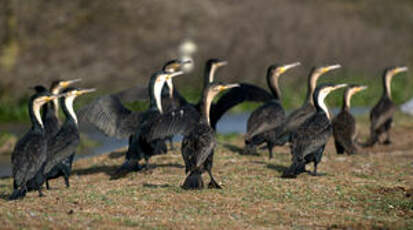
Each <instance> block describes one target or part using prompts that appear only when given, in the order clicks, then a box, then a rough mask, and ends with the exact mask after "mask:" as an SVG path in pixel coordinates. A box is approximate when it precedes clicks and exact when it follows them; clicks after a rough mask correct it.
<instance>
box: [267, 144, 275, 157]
mask: <svg viewBox="0 0 413 230" xmlns="http://www.w3.org/2000/svg"><path fill="white" fill-rule="evenodd" d="M273 147H274V146H273V145H272V143H267V148H268V153H269V155H268V157H269V159H270V160H271V159H272V149H273Z"/></svg>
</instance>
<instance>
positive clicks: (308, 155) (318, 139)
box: [282, 84, 346, 178]
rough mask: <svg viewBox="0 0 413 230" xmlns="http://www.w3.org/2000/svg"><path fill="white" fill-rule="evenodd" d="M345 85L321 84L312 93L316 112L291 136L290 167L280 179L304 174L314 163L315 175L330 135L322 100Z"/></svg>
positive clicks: (327, 116) (326, 110) (329, 123)
mask: <svg viewBox="0 0 413 230" xmlns="http://www.w3.org/2000/svg"><path fill="white" fill-rule="evenodd" d="M345 86H346V84H339V85H332V84H322V85H320V86H318V87H317V89H316V90H315V92H314V98H313V99H314V105H315V107H316V112H315V113H314V114H313V115H312V116H311V117H310V118H308V119H307V120H306V121H305V122H304V123H302V124H301V125H300V126H299V127H298V128H297V129H296V130H295V131H294V132H293V133H292V135H291V153H292V155H293V159H292V161H293V163H292V165H291V166H290V167H289V168H288V169H287V170H286V171H284V173H283V175H282V177H284V178H294V177H296V176H297V175H298V174H300V173H302V172H305V171H306V170H305V165H306V164H308V163H310V162H314V172H313V175H314V176H315V175H317V165H318V163H320V161H321V157H322V156H323V152H324V148H325V145H326V144H327V141H328V139H329V138H330V136H331V135H332V132H333V130H332V126H331V122H330V115H329V111H328V109H327V106H326V104H325V102H324V99H325V98H326V97H327V95H328V94H329V93H330V92H332V91H333V90H336V89H339V88H342V87H345Z"/></svg>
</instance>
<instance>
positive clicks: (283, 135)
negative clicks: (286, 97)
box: [271, 65, 341, 145]
mask: <svg viewBox="0 0 413 230" xmlns="http://www.w3.org/2000/svg"><path fill="white" fill-rule="evenodd" d="M338 68H341V66H340V65H330V66H323V67H318V68H316V67H314V68H313V69H312V70H311V72H310V75H309V76H308V89H307V97H306V100H305V101H304V105H303V106H301V107H300V108H299V109H296V110H294V111H293V112H292V113H291V114H290V115H288V116H287V118H286V119H285V121H284V122H283V125H282V126H281V127H280V128H279V129H277V130H272V131H276V132H277V133H276V134H275V135H273V136H274V137H272V138H273V139H274V142H275V143H277V145H284V144H285V143H287V142H289V141H290V138H291V134H292V132H293V131H295V130H296V129H297V128H298V127H300V126H301V124H302V123H303V122H304V121H306V120H307V119H308V118H309V117H311V116H312V115H313V114H314V113H315V112H316V108H315V105H314V99H313V98H314V90H315V88H316V86H317V81H318V79H319V78H320V76H322V75H324V74H326V73H327V72H330V71H332V70H335V69H338ZM272 131H271V132H272Z"/></svg>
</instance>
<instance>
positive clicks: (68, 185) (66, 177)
mask: <svg viewBox="0 0 413 230" xmlns="http://www.w3.org/2000/svg"><path fill="white" fill-rule="evenodd" d="M65 184H66V188H69V187H70V184H69V176H68V175H66V174H65Z"/></svg>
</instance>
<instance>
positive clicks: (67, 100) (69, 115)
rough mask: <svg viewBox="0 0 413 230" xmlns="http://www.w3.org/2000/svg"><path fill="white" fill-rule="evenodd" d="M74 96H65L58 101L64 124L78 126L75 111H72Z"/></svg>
mask: <svg viewBox="0 0 413 230" xmlns="http://www.w3.org/2000/svg"><path fill="white" fill-rule="evenodd" d="M75 98H76V96H75V95H70V96H66V97H64V98H62V99H60V100H61V101H60V103H61V104H62V110H63V113H64V114H65V117H66V122H73V123H74V124H75V125H76V126H77V125H78V122H77V116H76V113H75V110H74V109H73V102H74V100H75Z"/></svg>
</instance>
